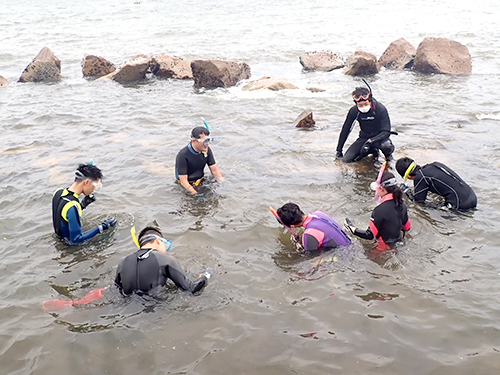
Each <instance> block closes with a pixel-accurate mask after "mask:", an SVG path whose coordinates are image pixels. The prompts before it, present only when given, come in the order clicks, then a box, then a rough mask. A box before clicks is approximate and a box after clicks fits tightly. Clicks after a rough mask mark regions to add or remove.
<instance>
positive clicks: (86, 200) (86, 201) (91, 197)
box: [80, 193, 95, 208]
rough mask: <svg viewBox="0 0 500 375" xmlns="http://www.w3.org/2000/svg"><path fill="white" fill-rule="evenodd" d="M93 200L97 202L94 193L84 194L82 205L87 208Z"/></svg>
mask: <svg viewBox="0 0 500 375" xmlns="http://www.w3.org/2000/svg"><path fill="white" fill-rule="evenodd" d="M92 202H95V195H94V193H90V194H89V195H86V196H84V197H83V199H82V201H81V202H80V205H81V206H82V208H86V207H87V206H88V205H89V204H91V203H92Z"/></svg>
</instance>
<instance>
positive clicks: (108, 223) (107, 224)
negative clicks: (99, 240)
mask: <svg viewBox="0 0 500 375" xmlns="http://www.w3.org/2000/svg"><path fill="white" fill-rule="evenodd" d="M115 224H116V219H115V218H114V217H111V216H110V217H108V218H107V219H105V220H104V221H103V222H102V223H101V224H99V225H98V226H97V227H98V228H99V233H102V232H103V231H105V230H108V229H110V228H113V227H114V226H115Z"/></svg>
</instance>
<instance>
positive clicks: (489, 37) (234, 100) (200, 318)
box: [0, 0, 500, 375]
mask: <svg viewBox="0 0 500 375" xmlns="http://www.w3.org/2000/svg"><path fill="white" fill-rule="evenodd" d="M0 32H1V35H2V38H1V43H0V75H2V76H4V77H5V78H7V79H8V80H9V82H10V84H9V85H8V86H7V87H3V88H0V132H1V138H0V165H1V166H2V168H1V171H0V176H1V179H0V235H1V237H0V241H1V243H2V246H1V248H0V249H1V250H0V251H1V258H0V374H16V375H17V374H54V373H60V374H67V373H72V374H73V375H79V374H137V373H151V374H235V373H242V374H263V373H264V374H288V373H292V374H325V373H332V374H340V373H342V374H376V373H380V374H386V375H387V374H398V375H400V374H415V375H422V374H439V375H443V374H454V375H456V374H494V373H497V371H498V368H499V367H500V324H499V323H498V321H499V317H500V302H499V298H498V290H499V286H500V245H499V241H498V232H499V229H500V224H499V223H500V212H499V211H500V199H499V186H500V156H499V151H500V146H499V144H498V139H499V137H500V130H499V125H500V109H499V107H498V104H497V103H498V87H499V85H500V53H499V50H498V46H499V45H500V18H499V11H498V4H497V2H496V1H493V0H479V1H475V2H468V1H467V2H466V1H451V0H444V1H431V0H423V1H419V2H415V1H408V0H403V1H398V2H396V1H383V0H374V1H371V2H369V3H353V2H349V1H335V2H333V1H326V0H325V1H322V0H318V1H312V0H311V1H305V0H298V1H279V2H278V1H261V0H246V1H241V0H234V1H231V2H224V1H215V0H205V1H195V0H190V1H180V2H174V1H160V0H156V1H154V0H143V1H141V3H140V4H135V3H134V0H109V1H106V2H103V1H97V0H89V1H80V2H68V1H63V0H47V1H44V2H42V1H35V0H19V1H12V0H4V1H2V6H1V8H0ZM426 36H432V37H446V38H449V39H453V40H456V41H459V42H460V43H462V44H464V45H466V46H467V47H468V49H469V51H470V54H471V57H472V65H473V67H472V73H471V74H470V75H466V76H448V75H421V74H417V73H414V72H411V71H390V70H382V71H381V72H380V73H378V74H377V75H374V76H370V77H366V78H367V80H368V81H369V83H370V85H371V86H372V89H373V92H374V96H375V97H376V98H377V99H378V100H379V101H380V102H382V103H383V104H384V105H385V106H386V107H387V108H388V110H389V114H390V117H391V121H392V125H393V129H394V130H396V131H398V132H399V135H397V136H393V137H392V139H393V142H394V144H395V145H396V148H397V150H396V153H395V156H396V158H398V157H401V156H403V155H408V156H411V157H413V158H414V159H416V160H417V162H418V163H419V164H426V163H429V162H432V161H435V160H437V161H441V162H443V163H445V164H447V165H448V166H450V167H451V168H452V169H454V170H455V171H456V172H457V173H458V174H460V175H461V176H462V177H463V178H464V180H465V181H467V182H468V183H469V184H470V185H471V186H472V188H473V189H474V190H475V191H476V193H477V196H478V200H479V204H478V207H477V210H475V211H474V212H468V213H465V214H457V213H450V212H444V211H440V210H436V209H434V208H432V207H430V206H419V205H415V204H412V203H411V202H410V203H408V209H409V215H410V219H411V221H412V229H411V231H410V232H409V234H408V235H407V237H406V239H405V242H404V244H403V245H402V246H401V247H399V248H398V249H397V251H396V252H393V253H389V254H385V255H383V256H378V257H373V256H372V255H371V254H372V253H371V252H370V249H371V246H372V245H371V243H370V242H368V241H362V240H359V239H355V240H354V241H353V246H352V247H351V248H349V249H347V250H346V251H344V252H339V251H334V252H331V253H326V254H323V255H322V256H321V257H319V258H304V257H300V256H299V255H298V254H297V253H295V252H294V251H293V249H292V245H291V242H290V239H289V235H286V234H284V233H283V230H282V228H280V227H279V225H278V223H277V222H276V220H275V219H274V217H273V216H272V215H271V214H270V212H269V210H268V207H269V206H274V207H275V208H277V207H279V206H280V205H282V204H283V203H285V202H287V201H294V202H296V203H297V204H299V205H300V206H301V207H302V208H303V209H304V210H305V211H314V210H316V209H319V210H321V211H323V212H325V213H328V214H329V215H330V216H332V217H333V218H335V219H336V220H337V221H343V219H344V218H345V217H347V216H348V217H350V218H351V220H352V221H353V222H354V223H355V224H357V225H358V226H359V227H364V226H365V225H367V224H368V220H369V217H370V213H371V211H372V210H373V208H374V207H375V202H374V199H373V194H372V192H371V191H370V190H369V184H370V182H371V181H373V180H374V179H375V177H376V174H377V169H378V166H379V164H378V163H377V162H374V161H373V160H372V159H370V158H368V159H366V160H364V161H363V162H361V163H358V164H356V165H345V164H342V163H340V162H338V161H335V159H334V153H335V147H336V144H337V139H338V134H339V131H340V127H341V125H342V123H343V121H344V118H345V115H346V113H347V110H348V108H349V107H350V105H351V101H350V92H351V91H352V90H353V88H354V87H356V86H359V85H362V82H361V80H360V78H356V77H350V76H345V75H343V74H342V71H341V70H336V71H332V72H315V73H306V72H303V71H302V67H301V65H300V63H299V56H300V54H302V53H303V52H309V51H315V50H331V51H333V52H336V53H339V54H340V55H342V56H343V57H344V58H347V57H348V56H349V55H350V54H352V53H353V52H354V51H355V50H356V49H358V48H360V49H363V50H365V51H367V52H370V53H373V54H375V55H376V56H380V55H381V54H382V53H383V52H384V50H385V49H386V48H387V46H388V45H389V44H390V43H391V42H392V41H394V40H396V39H399V38H400V37H404V38H405V39H406V40H408V41H409V42H410V43H412V45H413V46H414V47H417V46H418V44H419V43H420V41H421V40H422V39H423V38H424V37H426ZM44 46H47V47H49V48H50V49H51V50H52V51H53V52H54V53H55V55H56V56H57V57H58V58H59V59H60V60H61V64H62V75H63V79H62V81H61V82H59V83H55V84H20V83H16V81H17V80H18V78H19V76H20V75H21V73H22V71H23V70H24V68H25V67H26V66H27V65H28V64H29V63H30V62H31V60H32V59H33V58H34V57H35V56H36V55H37V53H38V52H39V51H40V49H41V48H43V47H44ZM85 53H92V54H96V55H99V56H102V57H104V58H106V59H108V60H110V61H112V62H113V63H115V64H117V65H119V64H122V63H123V62H125V61H127V60H128V59H130V58H132V57H134V56H135V55H137V54H148V55H151V54H157V53H166V54H171V55H176V56H179V57H182V58H185V59H187V60H193V59H200V58H201V59H204V58H221V59H237V60H242V61H245V62H247V63H248V64H249V65H250V68H251V71H252V78H251V79H257V78H260V77H262V76H272V77H278V76H282V77H285V78H286V79H287V80H289V81H290V82H292V83H294V84H295V85H296V86H298V87H299V89H298V90H285V91H280V92H268V91H256V92H244V91H242V90H241V85H238V86H236V87H233V88H229V89H216V90H196V89H194V88H193V83H192V81H173V80H158V79H155V78H154V77H148V79H147V80H146V81H144V82H138V83H135V84H130V85H120V84H116V83H112V82H92V81H87V80H85V79H83V78H82V74H81V66H80V62H81V60H82V58H83V56H84V54H85ZM311 84H325V85H332V87H333V88H332V89H330V90H328V91H326V92H322V93H312V92H310V91H307V90H306V89H305V88H306V86H308V85H311ZM307 108H310V109H312V111H313V114H314V119H315V120H316V127H315V129H314V130H298V129H295V128H293V126H292V124H293V122H294V120H295V118H296V117H297V116H298V115H299V114H300V113H301V112H302V111H303V110H305V109H307ZM200 117H204V118H205V119H206V120H207V122H208V124H209V126H210V129H211V132H212V135H213V136H214V137H215V139H216V141H215V143H214V144H213V146H212V149H213V152H214V154H215V157H216V160H217V164H218V165H219V168H220V169H221V171H222V173H223V175H224V177H225V178H226V182H225V183H223V184H220V185H212V186H210V187H207V188H206V199H205V200H202V201H200V200H197V199H193V198H192V197H189V196H187V195H186V194H184V193H183V191H181V190H180V188H179V187H178V186H177V185H175V184H174V161H175V155H176V154H177V152H178V151H179V150H180V149H181V148H182V147H183V146H184V145H186V144H187V142H188V141H189V134H190V131H191V129H192V128H193V127H194V126H198V125H201V124H202V123H201V119H200ZM356 133H357V129H355V130H354V131H353V133H352V134H351V136H350V138H349V141H348V143H350V142H352V141H353V140H354V139H355V136H356ZM90 160H92V161H93V162H94V163H95V164H96V165H97V166H99V167H100V168H101V169H102V170H103V172H104V181H103V182H104V187H103V189H102V190H101V191H100V192H99V193H98V194H97V202H96V203H94V204H93V205H92V206H90V207H89V209H88V210H87V212H85V215H84V220H83V221H84V226H85V227H86V228H91V227H92V226H94V225H96V224H98V223H99V222H100V221H102V220H103V219H104V218H105V217H107V216H109V215H113V216H115V217H116V218H117V219H118V224H117V226H116V228H115V229H113V230H112V231H110V232H108V233H105V234H104V235H102V236H100V237H96V238H94V239H92V240H90V241H88V242H86V243H84V244H81V245H78V246H74V247H68V246H66V245H64V244H61V243H60V242H59V241H58V240H57V239H56V238H55V237H54V235H53V234H52V223H51V209H50V205H51V197H52V193H53V192H54V191H55V189H56V188H58V187H61V186H68V185H69V184H70V183H71V180H72V177H73V172H74V169H75V167H76V166H77V165H78V164H79V163H82V162H88V161H90ZM431 201H433V202H437V199H436V198H435V197H431ZM150 223H156V224H158V225H160V226H161V228H162V229H163V232H164V234H165V236H166V237H168V238H169V239H171V240H172V242H173V246H172V250H170V252H171V253H172V254H173V255H175V256H176V258H177V259H178V260H179V261H180V262H181V264H182V265H183V267H184V268H185V270H186V271H187V272H188V273H189V274H190V275H191V276H192V277H196V275H197V274H198V272H199V271H200V270H202V269H204V268H206V267H211V268H213V269H214V276H213V278H211V279H210V283H209V285H208V286H207V288H206V289H205V290H204V291H203V293H202V294H200V295H198V296H189V295H186V294H185V293H182V292H179V291H177V290H175V288H166V290H164V291H163V292H161V293H160V295H159V296H157V298H141V297H131V298H123V297H122V296H120V295H119V293H118V292H117V291H116V290H114V289H113V288H108V289H107V290H106V291H105V294H104V297H103V298H102V299H100V300H99V301H96V302H94V303H92V304H89V305H86V306H80V307H72V308H67V309H64V310H58V311H54V312H46V311H44V310H43V309H42V307H41V303H42V302H43V301H44V300H46V299H50V298H61V299H79V298H81V297H83V296H84V295H85V294H86V293H88V292H89V291H90V290H92V289H94V288H103V287H106V286H109V285H111V284H112V282H113V279H114V273H115V270H116V266H117V265H118V263H119V261H120V260H121V259H122V258H123V257H124V256H126V255H127V254H129V253H130V252H132V251H133V250H134V244H133V242H132V239H131V237H130V227H131V226H132V225H135V226H136V228H137V229H140V228H141V227H143V226H145V225H147V224H150Z"/></svg>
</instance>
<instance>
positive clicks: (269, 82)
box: [241, 77, 298, 91]
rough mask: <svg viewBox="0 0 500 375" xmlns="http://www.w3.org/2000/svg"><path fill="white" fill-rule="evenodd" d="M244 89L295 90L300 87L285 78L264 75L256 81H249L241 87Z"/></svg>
mask: <svg viewBox="0 0 500 375" xmlns="http://www.w3.org/2000/svg"><path fill="white" fill-rule="evenodd" d="M241 89H242V90H243V91H254V90H263V89H267V90H273V91H279V90H295V89H298V87H297V86H295V85H293V84H291V83H290V82H288V81H287V80H286V79H285V78H282V77H278V78H271V77H262V78H260V79H258V80H256V81H252V82H250V83H247V84H246V85H245V86H243V87H242V88H241Z"/></svg>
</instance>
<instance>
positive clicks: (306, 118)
mask: <svg viewBox="0 0 500 375" xmlns="http://www.w3.org/2000/svg"><path fill="white" fill-rule="evenodd" d="M314 124H316V121H314V119H313V114H312V110H310V109H306V110H305V111H304V112H302V113H301V114H300V115H299V117H297V119H296V120H295V122H294V123H293V125H294V126H295V127H296V128H312V127H313V126H314Z"/></svg>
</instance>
